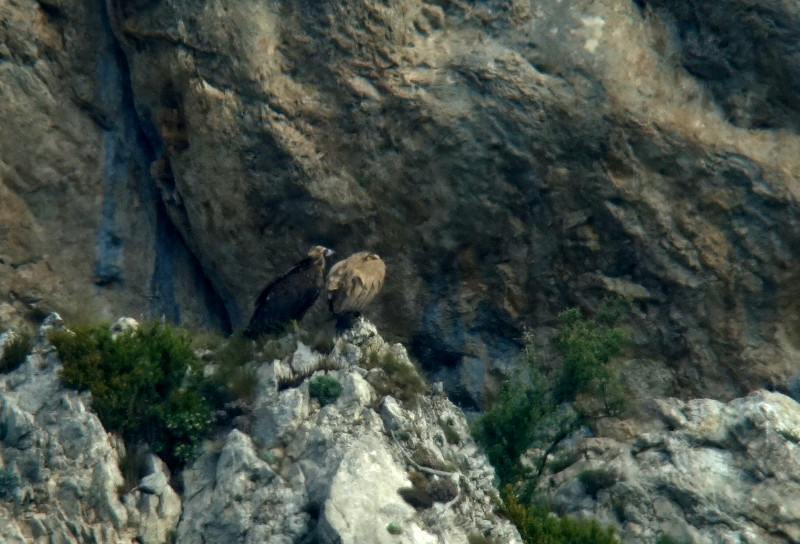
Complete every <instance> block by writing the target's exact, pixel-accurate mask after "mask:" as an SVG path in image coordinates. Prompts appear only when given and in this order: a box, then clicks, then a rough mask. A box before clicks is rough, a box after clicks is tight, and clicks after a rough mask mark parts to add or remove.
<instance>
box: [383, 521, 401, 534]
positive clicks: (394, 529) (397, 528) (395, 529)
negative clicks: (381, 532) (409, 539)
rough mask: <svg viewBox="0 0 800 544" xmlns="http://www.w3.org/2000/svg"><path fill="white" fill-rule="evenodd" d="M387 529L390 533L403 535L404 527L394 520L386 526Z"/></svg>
mask: <svg viewBox="0 0 800 544" xmlns="http://www.w3.org/2000/svg"><path fill="white" fill-rule="evenodd" d="M386 530H387V531H388V532H389V534H390V535H401V534H403V527H402V526H401V525H400V524H399V523H396V522H392V523H390V524H389V525H387V526H386Z"/></svg>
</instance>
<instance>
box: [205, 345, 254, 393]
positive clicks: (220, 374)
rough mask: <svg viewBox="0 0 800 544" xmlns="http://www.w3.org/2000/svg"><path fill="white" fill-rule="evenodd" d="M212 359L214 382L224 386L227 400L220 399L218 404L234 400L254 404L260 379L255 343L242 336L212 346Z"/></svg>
mask: <svg viewBox="0 0 800 544" xmlns="http://www.w3.org/2000/svg"><path fill="white" fill-rule="evenodd" d="M209 349H210V352H211V355H210V359H211V362H212V364H213V365H214V373H213V376H212V380H213V381H214V382H216V383H217V384H219V385H220V386H222V390H223V392H224V393H225V394H226V395H227V398H224V399H219V400H218V401H217V404H222V403H224V402H227V401H230V400H232V399H243V400H245V401H247V402H252V401H253V398H254V397H255V392H256V386H257V385H258V378H257V376H256V367H255V365H253V364H250V363H253V362H254V359H255V350H254V349H253V342H252V341H250V340H249V339H247V338H245V337H244V336H242V335H240V334H235V335H233V336H231V337H230V338H227V339H225V340H222V341H220V342H218V343H216V344H212V346H211V347H210V348H209Z"/></svg>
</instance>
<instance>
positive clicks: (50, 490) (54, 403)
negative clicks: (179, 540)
mask: <svg viewBox="0 0 800 544" xmlns="http://www.w3.org/2000/svg"><path fill="white" fill-rule="evenodd" d="M54 327H55V328H58V327H60V318H59V317H58V316H57V315H55V314H54V315H51V316H50V317H48V318H47V319H46V320H45V323H44V324H43V325H42V327H41V329H40V330H39V332H38V333H37V335H36V336H37V341H36V342H35V343H34V348H33V351H32V353H31V354H30V355H29V356H28V358H27V360H26V361H25V362H24V363H23V364H22V365H21V366H20V367H19V368H17V369H16V370H14V371H13V372H10V373H8V374H2V375H0V430H1V431H0V461H2V463H1V465H0V541H2V542H4V543H9V544H12V543H19V544H22V543H32V542H33V543H37V544H38V543H45V542H63V543H75V544H77V543H80V542H96V543H98V544H106V543H107V544H120V543H126V542H130V543H133V542H140V543H146V544H155V543H163V542H166V540H167V535H168V534H169V533H170V531H172V530H174V528H175V526H176V525H177V522H178V516H179V515H180V510H181V501H180V498H179V497H178V495H177V494H176V493H175V491H173V490H172V488H171V487H170V486H169V485H168V483H167V480H168V475H167V474H165V470H166V469H165V468H164V467H163V464H162V463H161V462H160V461H158V460H157V459H155V458H153V459H152V460H151V461H150V463H149V467H148V468H149V470H146V471H145V472H147V475H146V476H145V478H144V479H143V480H142V482H143V484H142V486H140V488H139V489H138V490H134V491H131V492H129V493H125V492H124V491H125V490H124V484H125V482H124V480H123V477H122V474H121V473H120V469H119V468H118V464H119V461H120V457H121V456H122V454H123V452H124V446H123V445H122V444H121V442H120V440H119V439H118V438H117V437H114V436H112V435H109V434H107V433H106V432H105V430H104V429H103V427H102V425H101V423H100V421H99V420H98V418H97V416H96V415H95V414H94V413H92V412H91V410H90V409H89V403H88V400H89V399H88V396H87V395H81V394H78V393H77V392H75V391H72V390H69V389H65V388H64V387H62V386H61V384H60V382H59V380H58V371H59V369H60V368H61V362H60V361H59V359H58V357H57V355H56V353H55V350H54V348H53V347H52V346H49V345H48V344H46V342H45V341H44V340H43V339H44V338H46V332H47V331H49V330H52V329H53V328H54Z"/></svg>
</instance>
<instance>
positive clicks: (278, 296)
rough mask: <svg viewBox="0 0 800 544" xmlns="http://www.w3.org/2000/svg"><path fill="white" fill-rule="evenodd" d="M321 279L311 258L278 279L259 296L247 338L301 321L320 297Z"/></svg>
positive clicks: (319, 272)
mask: <svg viewBox="0 0 800 544" xmlns="http://www.w3.org/2000/svg"><path fill="white" fill-rule="evenodd" d="M320 278H321V271H320V270H318V269H317V267H316V266H314V261H313V260H312V259H310V258H306V259H303V260H302V261H300V262H299V263H297V264H296V265H295V266H294V267H292V268H291V270H289V271H288V272H286V273H285V274H282V275H281V276H278V277H277V278H275V279H274V280H273V281H272V282H270V284H269V285H267V286H266V287H265V288H264V290H263V291H262V292H261V294H260V295H259V296H258V299H257V300H256V304H255V312H254V313H253V317H252V319H250V324H249V325H248V326H247V329H246V330H245V334H247V335H248V336H251V337H253V336H257V335H259V334H261V333H263V332H266V331H267V330H269V329H272V328H274V327H275V326H276V325H279V324H282V323H288V322H289V321H291V320H292V319H296V320H299V319H301V318H302V317H303V315H304V314H305V313H306V312H307V311H308V309H309V308H310V307H311V305H312V304H314V301H316V299H317V297H318V296H319V292H320V289H321V287H322V284H321V281H320Z"/></svg>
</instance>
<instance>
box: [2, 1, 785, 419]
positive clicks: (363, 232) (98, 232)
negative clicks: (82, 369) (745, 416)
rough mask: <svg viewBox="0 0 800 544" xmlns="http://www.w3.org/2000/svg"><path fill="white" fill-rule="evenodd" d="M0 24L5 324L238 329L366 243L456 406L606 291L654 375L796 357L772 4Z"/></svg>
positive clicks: (704, 387) (136, 16) (267, 8)
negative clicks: (273, 285)
mask: <svg viewBox="0 0 800 544" xmlns="http://www.w3.org/2000/svg"><path fill="white" fill-rule="evenodd" d="M742 14H743V15H742ZM0 20H1V21H9V24H4V25H2V29H0V44H2V46H0V62H2V63H3V67H4V68H3V71H2V74H0V83H2V85H0V87H2V91H0V92H1V93H2V95H1V96H0V98H2V102H3V104H5V105H6V107H5V108H3V111H2V112H0V124H1V125H2V127H3V129H4V130H3V135H4V137H0V224H3V225H6V226H7V228H6V229H4V230H3V232H2V233H0V255H2V258H0V298H2V299H3V300H2V301H0V318H2V319H3V320H19V319H20V318H21V317H22V316H24V315H30V314H31V313H40V312H42V311H49V310H51V309H53V308H61V307H64V309H65V310H68V311H69V314H70V316H71V317H72V316H76V317H78V316H80V315H81V314H99V315H100V317H104V318H106V319H110V317H111V315H112V312H111V310H110V309H111V308H112V307H120V308H122V309H124V310H126V311H128V312H129V313H133V314H136V315H140V314H141V315H149V316H154V317H165V318H167V319H168V320H174V321H180V320H182V321H185V322H187V323H190V324H201V325H205V326H211V327H217V328H228V327H230V326H231V325H232V326H234V327H236V326H238V325H241V324H243V323H245V322H246V321H247V319H248V318H249V313H250V311H251V308H252V302H253V300H254V298H255V297H256V295H257V294H258V292H259V290H260V289H261V288H262V287H263V285H265V284H266V282H267V281H268V280H270V279H272V278H273V277H274V276H275V275H276V274H277V273H280V272H281V271H283V270H285V268H286V266H287V265H288V264H290V263H292V262H295V261H296V259H297V257H298V255H299V254H301V251H302V250H299V249H298V248H307V247H308V246H309V245H311V244H313V243H319V242H324V243H325V244H327V245H330V246H334V247H335V248H336V249H337V250H338V251H339V252H340V254H345V255H346V254H347V253H348V252H351V251H355V250H360V249H364V248H368V249H372V250H375V251H377V252H378V253H379V254H381V255H382V257H383V258H384V260H385V261H386V262H387V265H388V270H389V273H388V276H387V277H388V280H387V282H386V286H385V288H384V292H383V293H382V294H381V296H379V298H378V299H377V300H376V301H375V304H374V305H373V307H372V308H370V309H369V310H368V313H369V314H370V315H371V317H372V318H373V319H374V320H376V322H377V323H379V324H380V325H381V328H382V329H384V330H391V332H392V334H393V335H394V336H396V337H397V338H400V339H403V340H410V341H412V345H413V349H414V351H415V355H416V356H417V358H419V359H420V360H421V363H423V364H424V365H427V368H428V369H430V370H432V371H435V372H436V373H437V376H436V379H437V380H441V381H442V382H443V383H444V384H445V385H446V387H447V388H448V390H449V392H450V393H451V396H452V397H453V398H456V399H457V400H458V401H459V402H461V403H462V404H464V405H468V406H471V407H473V408H478V407H480V406H481V403H482V401H483V400H484V398H485V397H487V396H489V397H491V394H492V393H493V392H495V391H496V390H497V384H496V383H495V378H494V376H496V375H498V374H500V375H502V373H503V372H505V371H506V370H507V369H506V368H505V366H504V365H505V363H503V362H502V361H508V360H510V359H511V355H513V354H514V353H516V352H518V350H519V337H520V335H521V334H520V333H521V331H522V329H523V327H524V326H525V325H528V326H529V327H532V328H536V327H549V326H552V325H553V323H554V317H555V315H557V314H558V313H559V312H560V311H562V310H563V309H565V307H566V306H571V305H581V306H584V307H585V308H586V309H588V310H589V311H591V310H593V309H595V308H596V305H597V302H598V301H599V300H600V299H602V298H603V296H605V295H621V296H625V297H628V298H632V299H634V300H635V301H636V304H634V306H633V310H632V312H631V315H629V316H628V320H629V323H630V325H631V326H632V327H633V328H635V330H636V333H637V334H636V338H637V343H638V344H639V345H640V346H642V347H643V348H646V349H647V354H646V356H647V357H649V358H651V359H654V360H655V359H658V362H659V363H660V364H662V365H665V366H668V367H669V370H670V371H671V372H673V375H674V384H673V385H672V389H673V390H672V391H671V392H670V394H676V393H678V392H680V393H681V394H683V395H686V396H697V395H702V396H707V397H713V398H722V399H730V398H734V397H736V396H738V395H741V394H745V393H747V392H748V391H750V390H751V389H753V388H755V387H761V386H766V387H770V388H775V387H778V388H780V387H783V384H784V383H785V382H786V380H787V379H788V378H789V377H790V376H792V375H794V374H795V373H796V372H797V371H798V364H797V357H796V351H797V347H798V346H800V321H799V320H798V319H797V318H796V316H797V315H800V312H798V307H797V306H798V304H797V303H796V300H797V298H798V297H797V291H798V289H797V283H798V282H797V278H798V277H800V268H799V267H798V263H797V259H796V258H795V257H794V255H795V253H796V252H795V251H793V249H792V248H794V247H796V246H797V245H798V244H800V222H798V220H797V218H796V217H795V214H794V212H793V210H794V209H795V208H796V205H797V199H798V194H797V191H796V187H795V186H796V177H797V175H796V172H797V171H798V170H800V165H799V164H798V159H797V157H798V156H800V152H798V150H800V143H799V142H800V141H799V140H798V138H797V130H796V129H795V127H796V126H798V123H796V122H793V121H794V120H796V119H797V118H798V117H800V113H798V112H800V108H798V107H797V100H796V98H797V95H798V92H797V88H798V83H797V82H798V79H799V78H800V76H798V73H800V67H799V66H800V61H798V55H797V53H796V51H795V50H796V43H797V40H798V36H800V30H798V28H800V8H798V7H797V5H796V4H794V3H791V2H782V1H779V0H769V1H768V2H763V3H754V2H752V1H751V0H721V1H714V0H691V1H688V2H682V1H675V0H653V1H648V2H627V3H622V4H621V3H619V2H617V1H615V0H602V1H597V2H591V3H585V2H578V1H577V0H567V1H564V2H546V3H541V4H536V5H535V6H532V5H529V3H528V2H524V1H519V0H490V1H487V2H481V3H480V4H479V5H475V6H473V5H471V4H469V3H463V2H449V3H447V4H446V5H444V6H439V5H431V4H428V3H425V2H424V1H423V0H386V1H384V2H382V3H380V5H377V6H376V5H375V4H374V2H371V1H366V0H359V1H357V2H349V3H347V4H346V5H345V4H341V5H340V4H330V3H320V4H315V5H314V6H312V7H310V8H309V7H308V6H305V5H303V6H299V5H293V4H287V3H286V2H277V1H268V2H261V1H259V0H221V1H220V2H218V3H217V4H214V5H213V6H207V7H206V8H204V9H202V10H198V9H197V6H196V5H195V4H194V3H193V2H188V1H186V0H163V1H161V2H147V1H142V2H124V1H119V0H113V1H109V2H105V3H104V2H88V3H87V2H77V1H75V0H64V1H59V2H50V3H44V4H40V3H36V2H34V1H32V0H25V1H21V2H14V3H8V2H6V3H5V4H3V6H2V7H0ZM476 43H479V44H480V47H476V46H475V44H476ZM309 59H314V61H313V62H309ZM5 135H8V136H5ZM54 203H60V204H58V205H54ZM65 203H66V204H68V205H62V204H65ZM67 210H68V211H67ZM87 255H92V256H93V258H89V259H87V258H86V256H87ZM432 255H433V256H435V257H434V258H431V256H432ZM321 306H322V305H318V308H319V309H320V312H322V313H324V310H322V309H321ZM312 313H313V312H312ZM664 383H665V382H662V384H661V385H663V384H664Z"/></svg>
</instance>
